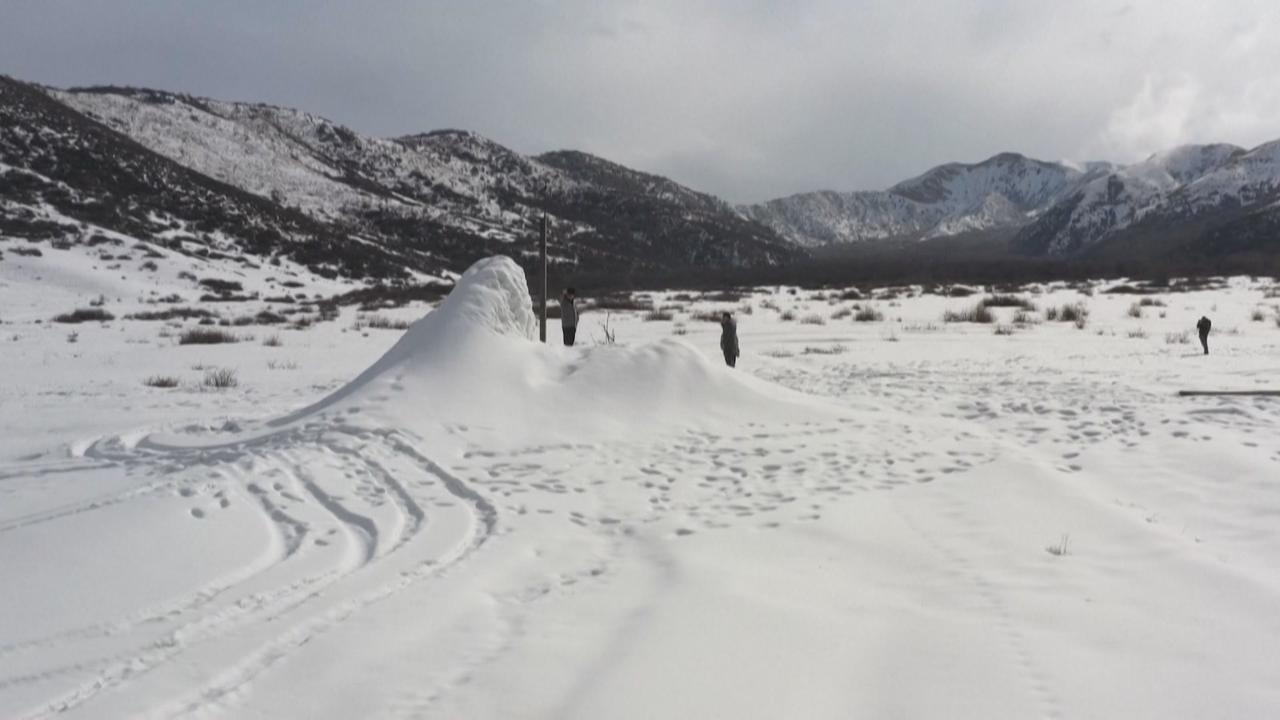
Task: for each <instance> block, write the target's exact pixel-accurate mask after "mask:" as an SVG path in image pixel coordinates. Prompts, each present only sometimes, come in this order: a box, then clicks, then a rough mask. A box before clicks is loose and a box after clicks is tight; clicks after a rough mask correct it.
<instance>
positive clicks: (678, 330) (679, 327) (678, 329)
mask: <svg viewBox="0 0 1280 720" xmlns="http://www.w3.org/2000/svg"><path fill="white" fill-rule="evenodd" d="M671 334H672V335H688V334H689V328H687V327H685V325H684V323H677V324H676V325H675V326H674V327H672V328H671Z"/></svg>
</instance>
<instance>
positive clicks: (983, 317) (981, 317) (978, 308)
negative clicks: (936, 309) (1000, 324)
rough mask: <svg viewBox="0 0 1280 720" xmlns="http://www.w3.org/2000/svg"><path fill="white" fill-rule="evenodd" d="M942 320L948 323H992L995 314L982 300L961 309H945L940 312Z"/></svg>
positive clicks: (994, 319)
mask: <svg viewBox="0 0 1280 720" xmlns="http://www.w3.org/2000/svg"><path fill="white" fill-rule="evenodd" d="M942 321H943V322H949V323H956V322H970V323H992V322H995V321H996V316H995V314H994V313H992V312H991V311H990V310H989V309H987V306H986V305H984V304H983V303H982V302H979V303H977V304H976V305H974V306H972V307H968V308H964V309H963V310H947V311H946V312H944V313H943V314H942Z"/></svg>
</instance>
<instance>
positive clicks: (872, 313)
mask: <svg viewBox="0 0 1280 720" xmlns="http://www.w3.org/2000/svg"><path fill="white" fill-rule="evenodd" d="M853 320H854V322H880V321H881V320H884V313H882V312H880V311H879V310H877V309H875V308H873V307H871V306H867V307H861V308H858V312H857V313H855V314H854V316H853Z"/></svg>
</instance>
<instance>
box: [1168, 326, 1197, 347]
mask: <svg viewBox="0 0 1280 720" xmlns="http://www.w3.org/2000/svg"><path fill="white" fill-rule="evenodd" d="M1190 342H1191V331H1189V330H1184V331H1183V332H1176V333H1174V332H1171V333H1165V334H1164V343H1165V344H1166V345H1187V344H1189V343H1190Z"/></svg>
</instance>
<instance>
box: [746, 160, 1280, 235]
mask: <svg viewBox="0 0 1280 720" xmlns="http://www.w3.org/2000/svg"><path fill="white" fill-rule="evenodd" d="M1278 192H1280V141H1277V142H1272V143H1267V144H1265V145H1262V146H1260V147H1258V148H1255V149H1253V150H1249V151H1246V150H1244V149H1243V148H1239V147H1236V146H1234V145H1226V144H1211V145H1185V146H1181V147H1177V148H1173V149H1171V150H1168V151H1165V152H1161V153H1157V154H1155V155H1152V156H1151V157H1149V158H1147V159H1146V160H1143V161H1141V162H1138V163H1134V164H1131V165H1126V166H1122V165H1113V164H1111V163H1105V162H1092V163H1085V164H1082V165H1076V164H1070V163H1050V162H1043V161H1040V160H1033V159H1030V158H1026V157H1024V156H1021V155H1016V154H1012V153H1003V154H1000V155H996V156H995V157H992V158H990V159H988V160H985V161H983V162H980V163H976V164H972V165H965V164H958V163H951V164H947V165H942V166H939V167H936V168H934V169H932V170H930V171H928V172H926V173H924V174H923V175H921V176H919V177H916V178H912V179H910V180H906V181H904V182H901V183H899V184H897V185H894V186H893V187H892V188H890V189H888V190H885V191H876V192H851V193H836V192H817V193H805V194H801V195H793V196H791V197H787V198H781V199H778V200H771V201H769V202H765V203H761V204H758V205H749V206H744V207H742V208H740V209H741V211H742V212H743V213H744V214H745V215H747V216H748V217H751V218H753V219H755V220H758V221H760V222H762V223H764V224H766V225H768V226H770V227H772V228H773V229H775V230H777V231H778V233H779V234H781V235H782V236H783V237H785V238H787V239H789V240H792V241H793V242H796V243H798V244H800V245H804V246H809V247H814V246H820V245H826V244H832V243H858V242H866V241H876V240H886V239H896V240H902V239H906V240H912V239H929V238H937V237H942V236H950V235H957V234H960V233H967V232H981V231H987V230H1005V231H1010V232H1016V235H1015V238H1014V240H1013V247H1014V248H1015V249H1017V250H1020V251H1022V252H1031V253H1035V254H1049V255H1070V254H1074V253H1078V252H1081V251H1085V250H1088V249H1090V248H1092V247H1095V246H1098V245H1100V244H1102V243H1108V242H1110V243H1112V244H1119V243H1123V242H1124V241H1125V238H1126V237H1128V236H1130V235H1136V234H1149V233H1150V232H1151V231H1152V228H1153V227H1160V228H1169V227H1189V224H1191V223H1195V224H1197V225H1202V226H1205V227H1206V228H1208V227H1216V226H1217V225H1218V224H1221V223H1222V222H1227V221H1231V222H1233V223H1238V222H1239V220H1240V218H1238V217H1237V216H1238V215H1240V214H1241V213H1246V214H1248V213H1249V212H1254V213H1258V212H1264V211H1265V212H1270V210H1268V208H1269V207H1270V204H1271V203H1273V202H1275V201H1276V200H1280V197H1277V193H1278ZM1226 214H1230V217H1228V216H1227V215H1226ZM1246 224H1247V223H1246ZM1202 249H1203V250H1205V251H1206V252H1210V253H1212V252H1213V250H1214V248H1213V247H1205V248H1202Z"/></svg>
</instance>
